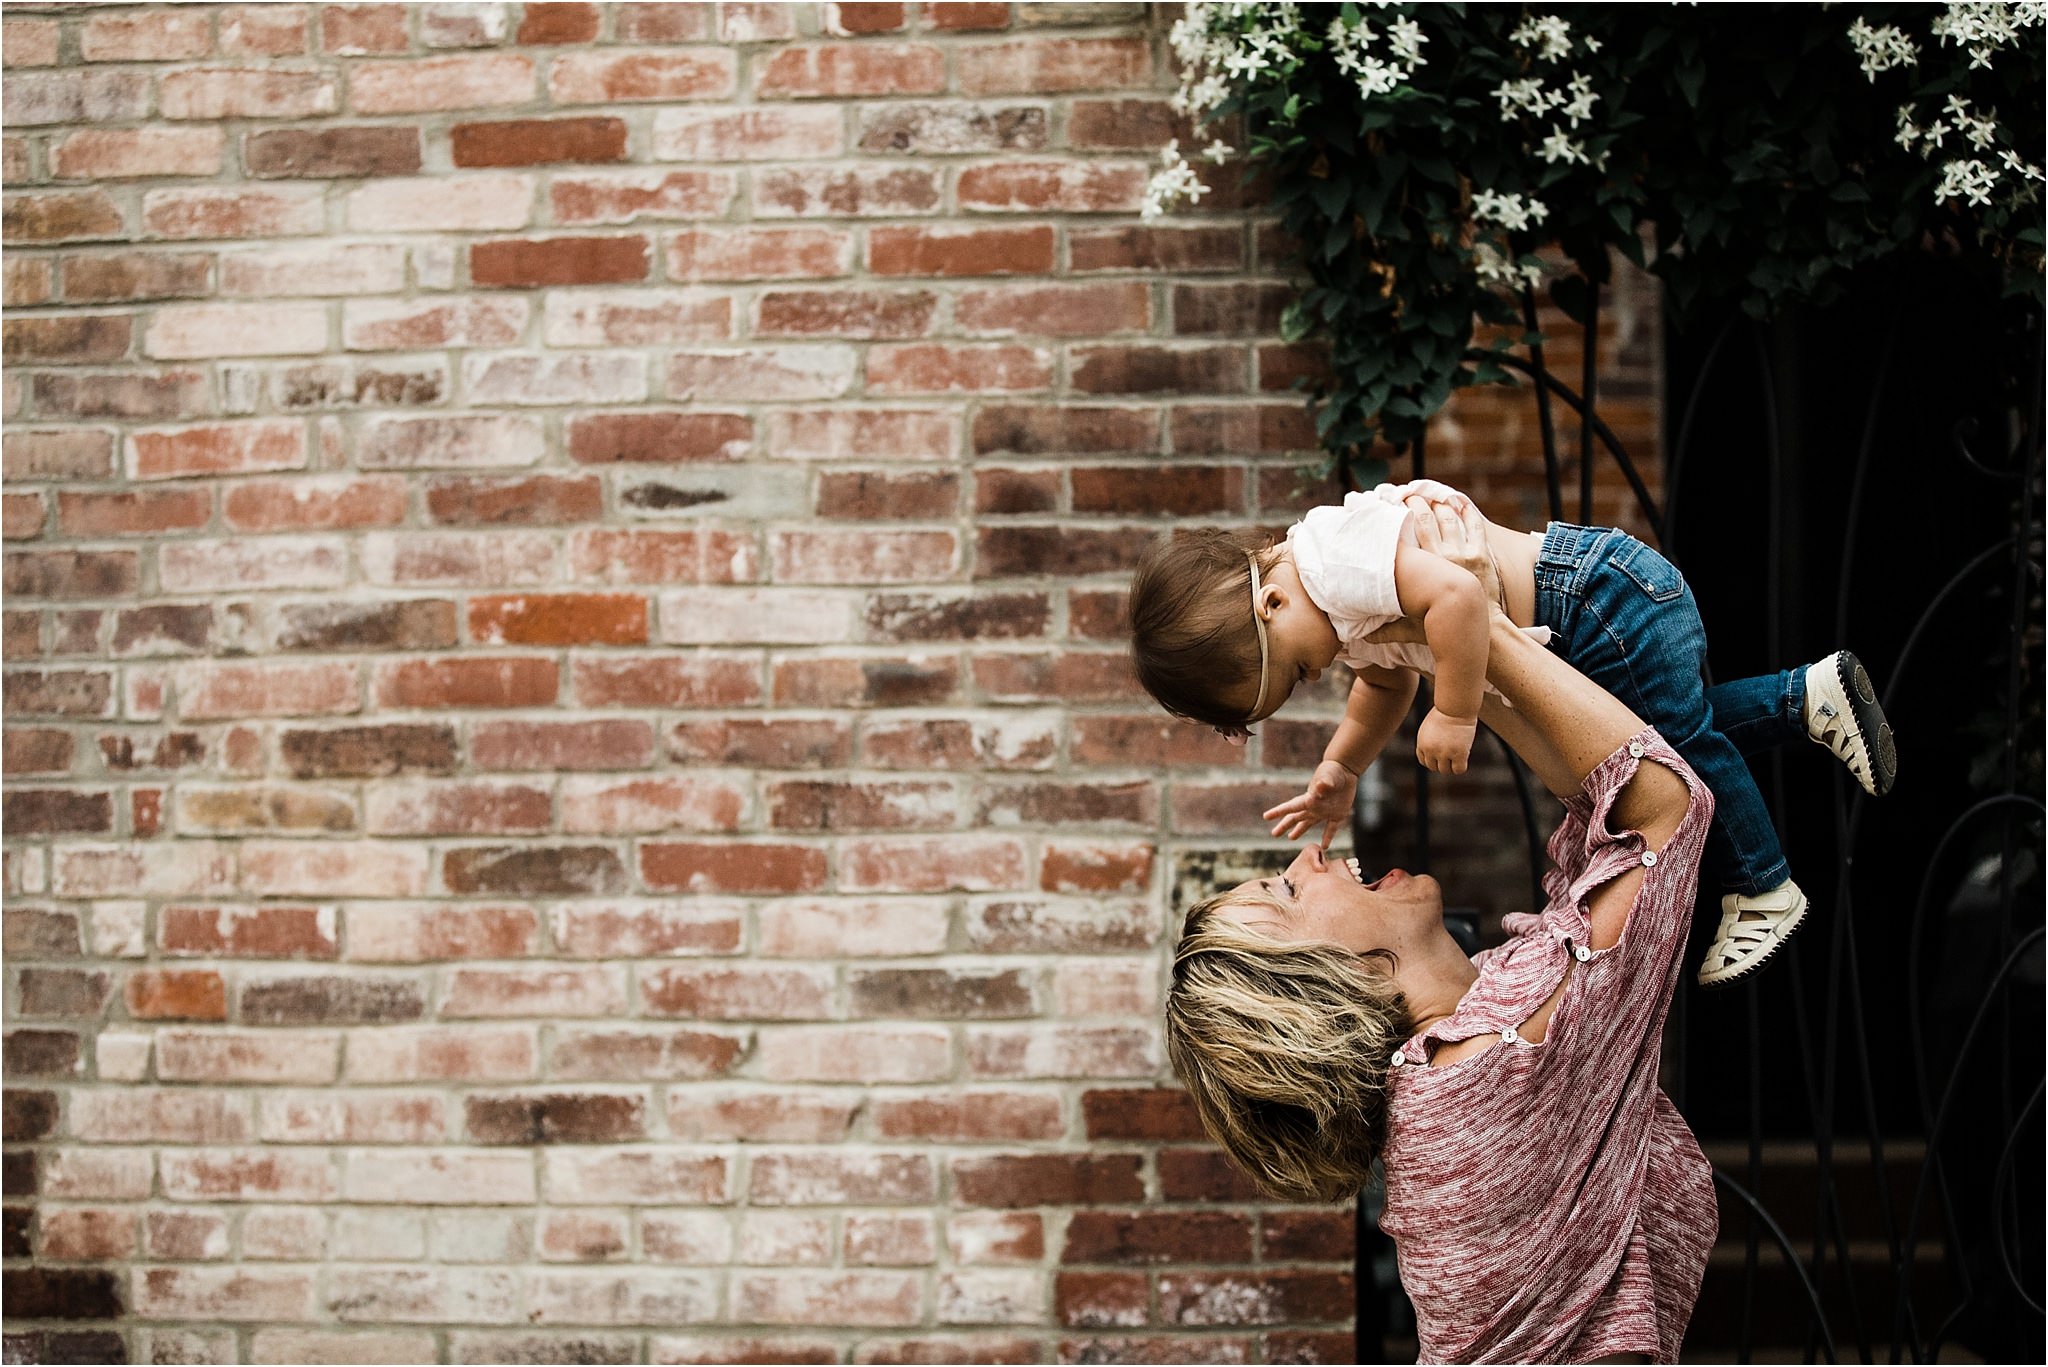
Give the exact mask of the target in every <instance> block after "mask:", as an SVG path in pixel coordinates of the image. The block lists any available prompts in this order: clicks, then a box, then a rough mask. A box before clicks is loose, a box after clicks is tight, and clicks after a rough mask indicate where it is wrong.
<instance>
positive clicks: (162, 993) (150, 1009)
mask: <svg viewBox="0 0 2048 1367" xmlns="http://www.w3.org/2000/svg"><path fill="white" fill-rule="evenodd" d="M122 998H123V1000H124V1001H125V1002H126V1003H127V1005H128V1014H129V1015H131V1016H134V1017H136V1018H137V1019H138V1020H209V1021H218V1020H226V1019H227V1017H228V1004H227V986H226V984H225V983H224V982H223V981H222V979H221V976H220V974H218V973H215V972H212V971H210V970H201V969H167V970H162V971H156V970H151V971H147V972H141V973H131V974H129V975H128V980H127V982H126V983H124V984H123V985H122Z"/></svg>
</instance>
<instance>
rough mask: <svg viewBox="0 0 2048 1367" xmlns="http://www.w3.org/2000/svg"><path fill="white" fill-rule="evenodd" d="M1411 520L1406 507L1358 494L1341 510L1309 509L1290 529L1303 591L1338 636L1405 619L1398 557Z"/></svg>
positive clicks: (1327, 506) (1289, 537)
mask: <svg viewBox="0 0 2048 1367" xmlns="http://www.w3.org/2000/svg"><path fill="white" fill-rule="evenodd" d="M1408 517H1409V513H1408V510H1407V509H1405V508H1402V507H1399V506H1397V505H1394V504H1390V503H1387V502H1385V501H1384V500H1382V499H1378V498H1375V497H1373V496H1372V495H1371V494H1356V493H1355V494H1349V495H1346V497H1345V499H1344V502H1343V505H1342V506H1341V507H1340V506H1335V505H1326V506H1324V507H1320V508H1312V509H1310V510H1309V513H1308V515H1307V516H1306V517H1304V518H1302V520H1301V521H1299V522H1297V523H1295V524H1294V526H1293V527H1291V528H1289V529H1288V532H1287V541H1288V545H1289V546H1290V547H1291V548H1292V549H1293V551H1294V568H1295V570H1296V571H1297V572H1298V573H1299V574H1300V575H1301V583H1302V587H1303V588H1304V589H1306V590H1307V591H1308V596H1309V598H1310V599H1311V600H1312V601H1313V602H1314V603H1315V605H1316V606H1317V607H1319V608H1321V609H1322V610H1323V612H1324V613H1325V614H1327V615H1328V616H1329V617H1330V619H1331V623H1332V624H1333V625H1334V626H1336V627H1337V630H1338V634H1339V635H1342V636H1347V637H1348V636H1349V635H1351V634H1353V633H1355V632H1361V631H1370V630H1372V629H1373V628H1374V627H1377V626H1380V625H1382V624H1384V623H1385V622H1386V621H1387V620H1389V619H1391V618H1395V617H1399V616H1400V615H1401V596H1400V594H1399V592H1398V591H1397V590H1396V589H1395V586H1394V556H1395V553H1396V552H1397V550H1398V549H1399V547H1400V543H1401V534H1402V531H1403V530H1404V529H1405V528H1406V527H1407V525H1408ZM1365 623H1370V625H1362V624H1365ZM1347 629H1348V630H1347Z"/></svg>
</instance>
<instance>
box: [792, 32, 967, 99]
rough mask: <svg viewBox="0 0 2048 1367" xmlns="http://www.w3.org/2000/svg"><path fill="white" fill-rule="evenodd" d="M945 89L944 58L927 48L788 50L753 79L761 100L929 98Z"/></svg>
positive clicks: (910, 45) (847, 45) (905, 45)
mask: <svg viewBox="0 0 2048 1367" xmlns="http://www.w3.org/2000/svg"><path fill="white" fill-rule="evenodd" d="M945 88H946V60H945V55H944V54H943V53H942V52H941V51H940V50H939V49H938V48H936V47H933V46H931V45H930V44H928V43H835V44H823V45H819V46H816V47H788V48H783V49H782V50H781V51H779V52H777V53H775V54H774V55H772V56H771V57H769V59H768V60H767V61H766V62H765V63H763V64H762V65H761V67H760V68H759V69H758V70H757V71H756V73H755V76H754V94H755V95H756V96H757V97H760V98H765V99H775V98H782V99H848V98H854V97H860V96H872V95H932V94H937V93H938V92H939V91H941V90H944V89H945Z"/></svg>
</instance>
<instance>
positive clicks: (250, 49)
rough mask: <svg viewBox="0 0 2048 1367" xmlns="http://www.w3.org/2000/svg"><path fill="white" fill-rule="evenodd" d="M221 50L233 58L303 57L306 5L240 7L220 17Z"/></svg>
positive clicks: (304, 49)
mask: <svg viewBox="0 0 2048 1367" xmlns="http://www.w3.org/2000/svg"><path fill="white" fill-rule="evenodd" d="M220 50H221V51H222V52H224V53H226V54H227V55H229V56H231V57H240V56H248V57H299V56H303V55H304V54H305V51H306V7H305V6H304V5H237V6H234V7H233V8H231V9H227V10H223V11H222V12H221V17H220Z"/></svg>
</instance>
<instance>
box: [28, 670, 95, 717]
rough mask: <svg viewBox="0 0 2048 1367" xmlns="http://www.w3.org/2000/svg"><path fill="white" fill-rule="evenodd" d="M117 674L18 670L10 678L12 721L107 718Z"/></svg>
mask: <svg viewBox="0 0 2048 1367" xmlns="http://www.w3.org/2000/svg"><path fill="white" fill-rule="evenodd" d="M113 691H114V690H113V674H112V673H111V672H108V671H102V670H89V669H47V670H32V669H17V670H12V671H9V673H8V675H7V715H8V716H10V717H107V716H111V715H112V714H113Z"/></svg>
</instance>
